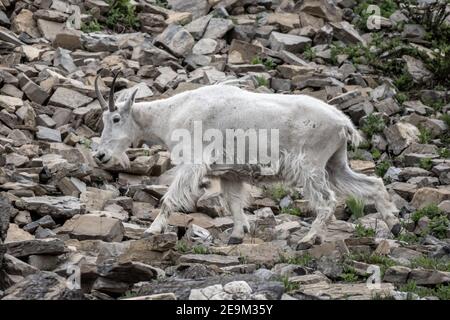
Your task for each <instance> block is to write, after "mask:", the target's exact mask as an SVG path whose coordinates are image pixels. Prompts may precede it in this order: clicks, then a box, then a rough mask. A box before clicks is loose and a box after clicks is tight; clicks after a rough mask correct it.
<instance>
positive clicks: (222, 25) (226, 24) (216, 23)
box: [203, 18, 234, 39]
mask: <svg viewBox="0 0 450 320" xmlns="http://www.w3.org/2000/svg"><path fill="white" fill-rule="evenodd" d="M233 27H234V24H233V21H231V20H230V19H223V18H211V20H209V23H208V26H207V27H206V30H205V33H204V34H203V38H208V39H220V38H222V37H223V36H225V34H226V33H227V32H228V31H230V30H231V29H233Z"/></svg>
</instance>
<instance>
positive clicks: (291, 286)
mask: <svg viewBox="0 0 450 320" xmlns="http://www.w3.org/2000/svg"><path fill="white" fill-rule="evenodd" d="M281 281H282V282H283V285H284V290H285V291H286V292H291V291H295V290H298V289H299V284H298V283H296V282H292V281H289V277H288V276H283V277H281Z"/></svg>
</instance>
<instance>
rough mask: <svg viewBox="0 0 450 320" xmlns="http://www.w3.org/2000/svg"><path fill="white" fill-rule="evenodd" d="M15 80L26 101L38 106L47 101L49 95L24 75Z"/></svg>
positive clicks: (21, 74)
mask: <svg viewBox="0 0 450 320" xmlns="http://www.w3.org/2000/svg"><path fill="white" fill-rule="evenodd" d="M17 78H18V79H19V84H20V87H21V89H22V91H23V92H24V93H25V95H26V96H27V98H28V99H30V100H31V101H33V102H36V103H38V104H43V103H44V102H45V101H47V99H48V97H49V95H48V93H47V92H46V91H45V90H44V89H42V87H40V86H39V85H37V84H36V83H34V82H33V81H31V80H30V78H28V77H27V76H26V75H25V74H24V73H20V74H19V75H18V76H17Z"/></svg>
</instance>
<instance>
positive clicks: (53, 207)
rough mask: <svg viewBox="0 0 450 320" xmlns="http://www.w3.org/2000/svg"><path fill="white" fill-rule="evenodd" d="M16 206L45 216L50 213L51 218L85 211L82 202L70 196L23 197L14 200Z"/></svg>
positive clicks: (66, 216) (65, 216) (70, 215)
mask: <svg viewBox="0 0 450 320" xmlns="http://www.w3.org/2000/svg"><path fill="white" fill-rule="evenodd" d="M16 206H17V207H19V208H21V209H25V210H29V211H34V212H37V213H38V214H40V215H42V216H45V215H50V216H52V218H56V219H58V218H66V219H67V218H71V217H73V216H74V215H76V214H82V213H84V211H85V207H84V204H82V203H80V200H79V199H78V198H75V197H71V196H63V197H51V196H41V197H23V198H21V199H20V200H19V201H16Z"/></svg>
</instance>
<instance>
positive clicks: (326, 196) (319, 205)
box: [297, 167, 336, 250]
mask: <svg viewBox="0 0 450 320" xmlns="http://www.w3.org/2000/svg"><path fill="white" fill-rule="evenodd" d="M303 170H304V174H303V175H304V178H303V184H304V185H303V192H304V195H305V198H306V199H308V201H309V204H310V207H311V209H313V210H314V211H315V212H316V214H317V216H316V218H315V220H314V221H313V223H312V225H311V229H310V231H309V232H308V234H307V235H306V236H305V237H303V239H301V240H300V242H299V243H298V245H297V249H298V250H304V249H308V248H310V247H311V246H313V245H314V244H320V243H321V242H322V241H323V236H324V233H325V232H326V229H327V224H328V222H329V221H330V220H331V218H332V216H333V214H334V210H335V208H336V198H335V194H334V192H333V191H332V190H331V188H330V186H329V183H328V179H327V174H326V172H325V169H320V168H312V167H311V168H306V167H304V168H303Z"/></svg>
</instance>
